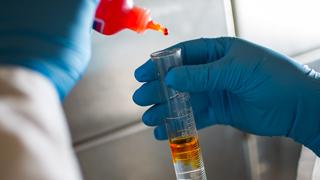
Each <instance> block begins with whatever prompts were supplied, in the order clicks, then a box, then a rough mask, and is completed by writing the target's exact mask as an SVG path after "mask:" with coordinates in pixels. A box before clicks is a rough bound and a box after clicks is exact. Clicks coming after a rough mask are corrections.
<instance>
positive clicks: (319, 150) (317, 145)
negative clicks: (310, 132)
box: [306, 134, 320, 157]
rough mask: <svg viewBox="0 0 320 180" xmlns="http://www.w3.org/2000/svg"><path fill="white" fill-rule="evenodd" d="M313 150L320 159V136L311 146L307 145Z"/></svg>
mask: <svg viewBox="0 0 320 180" xmlns="http://www.w3.org/2000/svg"><path fill="white" fill-rule="evenodd" d="M306 147H308V148H309V149H311V150H312V151H313V152H314V153H315V154H316V155H317V156H318V157H320V134H319V135H318V136H317V137H316V138H315V139H314V141H312V142H311V143H310V144H308V145H306Z"/></svg>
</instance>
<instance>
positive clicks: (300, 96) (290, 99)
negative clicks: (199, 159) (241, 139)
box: [133, 38, 320, 156]
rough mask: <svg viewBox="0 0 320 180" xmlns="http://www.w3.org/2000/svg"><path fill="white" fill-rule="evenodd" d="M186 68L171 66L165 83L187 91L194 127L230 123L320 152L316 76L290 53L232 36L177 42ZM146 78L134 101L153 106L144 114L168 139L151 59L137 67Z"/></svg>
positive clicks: (318, 83)
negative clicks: (290, 55) (284, 137)
mask: <svg viewBox="0 0 320 180" xmlns="http://www.w3.org/2000/svg"><path fill="white" fill-rule="evenodd" d="M176 47H181V48H182V56H183V61H184V64H185V65H184V66H181V67H177V68H173V69H172V70H170V71H169V72H168V74H167V75H166V77H165V83H166V84H167V85H168V86H169V87H171V88H173V89H176V90H179V91H185V92H190V94H191V99H190V100H191V105H192V108H193V111H194V115H195V120H196V124H197V128H198V129H201V128H204V127H207V126H211V125H214V124H225V125H231V126H233V127H235V128H238V129H240V130H243V131H246V132H249V133H253V134H257V135H263V136H287V137H290V138H292V139H294V140H296V141H298V142H300V143H302V144H304V145H305V146H307V147H309V148H310V149H312V150H313V151H314V152H315V153H316V154H317V155H318V156H319V155H320V74H319V73H317V72H315V71H314V70H312V69H310V68H308V67H307V66H304V65H301V64H299V63H297V62H294V61H293V60H292V59H290V58H289V57H286V56H284V55H281V54H279V53H276V52H274V51H272V50H270V49H267V48H264V47H261V46H259V45H256V44H253V43H250V42H247V41H244V40H241V39H236V38H218V39H198V40H193V41H187V42H183V43H180V44H178V45H176ZM135 77H136V79H137V80H138V81H140V82H146V83H145V84H143V85H142V87H140V88H139V89H138V90H137V91H136V92H135V93H134V95H133V100H134V101H135V103H137V104H138V105H141V106H147V105H152V104H155V105H154V106H152V107H151V108H150V109H148V110H147V111H146V112H145V113H144V114H143V116H142V120H143V122H144V123H145V124H146V125H148V126H156V128H155V131H154V132H155V137H156V138H157V139H166V138H167V136H166V131H165V126H164V119H165V117H166V116H167V105H166V102H165V98H164V95H163V94H162V93H161V88H160V82H159V80H158V77H157V71H156V69H155V66H154V63H153V62H152V61H151V60H149V61H147V62H146V63H145V64H144V65H142V66H141V67H139V68H138V69H137V70H136V72H135Z"/></svg>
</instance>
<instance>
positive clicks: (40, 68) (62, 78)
mask: <svg viewBox="0 0 320 180" xmlns="http://www.w3.org/2000/svg"><path fill="white" fill-rule="evenodd" d="M0 64H1V65H2V66H20V67H24V68H28V69H30V70H32V71H35V72H38V73H40V74H41V75H43V76H45V77H46V78H47V79H48V80H49V81H51V83H52V84H53V85H54V86H55V89H56V90H57V93H58V94H59V97H60V100H61V101H62V100H63V99H64V97H65V95H66V92H69V91H70V89H71V88H72V87H73V86H74V84H75V82H76V79H74V78H72V77H71V76H69V75H67V74H66V73H65V71H64V70H63V69H60V68H57V67H55V66H54V65H51V64H50V63H47V62H46V61H39V60H35V61H32V60H26V61H14V60H10V61H3V60H2V61H1V62H0ZM30 85H31V86H32V82H30Z"/></svg>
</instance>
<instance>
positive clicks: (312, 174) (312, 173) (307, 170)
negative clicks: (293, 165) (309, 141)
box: [297, 146, 320, 180]
mask: <svg viewBox="0 0 320 180" xmlns="http://www.w3.org/2000/svg"><path fill="white" fill-rule="evenodd" d="M297 180H320V158H319V157H317V156H316V155H315V154H314V153H313V152H312V151H311V150H310V149H308V148H306V147H304V146H303V147H302V149H301V154H300V160H299V166H298V173H297Z"/></svg>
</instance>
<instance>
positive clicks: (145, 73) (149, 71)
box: [134, 59, 156, 82]
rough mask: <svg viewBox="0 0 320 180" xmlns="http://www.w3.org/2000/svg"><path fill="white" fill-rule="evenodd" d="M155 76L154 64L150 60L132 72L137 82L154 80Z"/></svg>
mask: <svg viewBox="0 0 320 180" xmlns="http://www.w3.org/2000/svg"><path fill="white" fill-rule="evenodd" d="M155 74H156V73H155V67H154V63H153V61H152V60H151V59H149V60H148V61H147V62H146V63H144V64H143V65H141V66H140V67H138V68H137V69H136V70H135V71H134V77H135V78H136V80H137V81H139V82H146V81H150V80H154V79H155V78H156V75H155Z"/></svg>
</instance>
